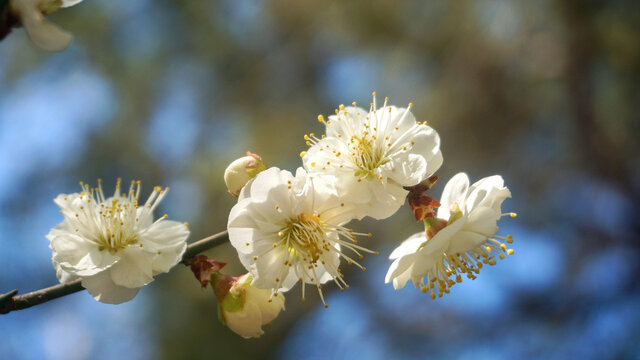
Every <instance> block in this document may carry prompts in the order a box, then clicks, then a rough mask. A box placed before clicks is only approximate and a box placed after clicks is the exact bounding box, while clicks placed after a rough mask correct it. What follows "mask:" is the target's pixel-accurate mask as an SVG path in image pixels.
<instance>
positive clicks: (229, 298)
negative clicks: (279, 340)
mask: <svg viewBox="0 0 640 360" xmlns="http://www.w3.org/2000/svg"><path fill="white" fill-rule="evenodd" d="M211 281H212V282H214V283H215V285H214V292H215V294H216V297H217V298H218V318H219V320H220V321H221V322H222V323H223V324H225V325H226V326H227V327H228V328H229V329H231V330H232V331H233V332H235V333H236V334H238V335H240V336H242V337H244V338H254V337H260V335H262V334H263V333H264V331H262V326H263V325H265V324H268V323H270V322H271V321H272V320H273V319H275V318H276V317H277V316H278V314H279V313H280V311H281V310H284V296H283V295H282V294H278V295H277V296H275V295H272V292H271V290H265V289H259V288H257V287H255V286H253V285H251V282H252V281H253V277H252V276H251V275H250V274H245V275H243V276H240V277H232V276H218V275H216V276H212V278H211Z"/></svg>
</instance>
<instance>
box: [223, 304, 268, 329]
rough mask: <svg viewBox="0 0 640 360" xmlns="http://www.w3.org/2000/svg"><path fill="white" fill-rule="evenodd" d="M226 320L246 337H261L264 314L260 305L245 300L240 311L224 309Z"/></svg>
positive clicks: (230, 327)
mask: <svg viewBox="0 0 640 360" xmlns="http://www.w3.org/2000/svg"><path fill="white" fill-rule="evenodd" d="M222 314H223V316H224V320H225V322H226V324H227V326H228V327H229V329H231V330H233V332H235V333H236V334H238V335H240V336H242V337H244V338H254V337H260V335H262V334H264V331H262V314H261V313H260V309H259V308H258V306H257V305H256V304H254V303H252V302H248V301H247V302H245V304H244V308H243V309H242V310H240V311H234V312H229V311H224V310H223V311H222Z"/></svg>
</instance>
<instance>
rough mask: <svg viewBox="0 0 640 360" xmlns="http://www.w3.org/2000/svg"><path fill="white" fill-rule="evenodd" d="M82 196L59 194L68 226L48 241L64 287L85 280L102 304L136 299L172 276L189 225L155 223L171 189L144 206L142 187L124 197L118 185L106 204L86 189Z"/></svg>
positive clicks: (60, 227) (64, 224)
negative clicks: (167, 274) (145, 288)
mask: <svg viewBox="0 0 640 360" xmlns="http://www.w3.org/2000/svg"><path fill="white" fill-rule="evenodd" d="M81 186H82V192H80V193H73V194H60V195H58V197H56V199H55V200H54V201H55V203H56V204H57V205H58V206H59V207H60V209H61V210H60V213H62V214H63V215H64V220H63V221H62V222H61V223H60V224H58V225H57V226H56V227H55V228H53V229H51V231H50V232H49V234H48V235H47V239H49V241H50V247H51V249H52V250H53V257H52V261H53V266H54V267H55V269H56V273H57V276H58V280H59V281H60V282H62V283H65V282H69V281H71V280H74V279H77V278H81V279H82V286H83V287H84V288H86V289H87V290H88V291H89V293H91V295H93V297H94V298H95V299H96V300H98V301H100V302H103V303H109V304H119V303H122V302H125V301H129V300H131V299H133V298H134V297H135V296H136V294H137V293H138V290H139V289H140V287H142V286H144V285H147V284H148V283H150V282H151V281H153V277H154V276H155V275H156V274H159V273H164V272H168V271H169V270H170V269H171V268H172V267H173V266H174V265H176V264H177V263H178V262H179V261H180V260H181V259H182V254H183V253H184V252H185V250H186V247H187V245H186V239H187V237H188V236H189V230H188V228H187V225H186V224H185V223H181V222H177V221H172V220H167V215H164V216H162V217H160V218H159V219H157V220H155V221H154V219H153V211H154V210H155V209H156V207H157V206H158V204H159V203H160V202H161V201H162V199H163V198H164V197H165V195H166V193H167V191H168V188H165V189H161V188H160V187H155V188H154V190H153V192H152V193H151V195H150V196H149V198H148V199H147V201H146V202H145V203H144V204H139V203H138V197H139V195H140V181H137V182H136V181H134V182H131V186H130V188H129V192H128V193H125V194H121V191H120V188H121V180H120V179H118V183H117V185H116V190H115V193H114V194H113V196H111V197H109V198H107V197H105V195H104V192H103V190H102V184H101V181H100V180H99V181H98V187H97V188H90V187H89V186H88V185H86V184H84V183H81Z"/></svg>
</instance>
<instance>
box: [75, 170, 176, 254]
mask: <svg viewBox="0 0 640 360" xmlns="http://www.w3.org/2000/svg"><path fill="white" fill-rule="evenodd" d="M121 182H122V180H120V179H118V183H117V184H116V191H115V193H114V194H113V197H111V198H109V199H106V198H105V196H104V192H103V190H102V183H101V181H100V180H98V187H97V188H90V187H89V185H87V184H84V183H82V182H81V183H80V185H81V186H82V190H83V191H82V192H81V193H80V197H79V198H78V199H75V200H73V201H72V202H71V203H70V204H69V205H68V206H65V207H63V209H62V212H63V213H64V214H65V217H66V218H67V220H68V221H69V223H70V225H71V226H72V227H73V228H75V232H76V233H77V234H78V235H79V236H81V237H82V238H84V239H86V240H87V241H90V242H93V243H94V244H96V245H97V246H98V249H99V250H100V251H103V250H107V251H109V252H112V253H113V252H116V251H118V250H122V249H124V248H125V247H127V246H130V245H134V244H138V243H139V235H140V234H141V230H140V229H141V228H140V226H141V224H147V222H149V217H151V218H152V217H153V215H152V214H153V210H154V209H155V208H156V207H157V205H158V203H160V201H161V200H162V198H163V197H164V196H165V193H166V191H167V189H168V188H165V189H164V190H162V189H161V188H160V187H158V186H156V187H155V188H154V189H153V192H152V193H151V195H150V196H149V198H148V199H147V201H146V203H145V204H144V205H138V196H139V195H140V181H133V182H131V186H130V187H129V191H128V193H122V194H121V192H120V187H121ZM65 200H67V198H65ZM78 201H79V203H78ZM166 218H167V215H164V216H162V217H160V218H159V219H158V220H157V221H156V222H159V221H162V220H163V219H166ZM149 225H151V224H150V223H149ZM140 247H142V244H141V243H140Z"/></svg>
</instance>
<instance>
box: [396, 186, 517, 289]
mask: <svg viewBox="0 0 640 360" xmlns="http://www.w3.org/2000/svg"><path fill="white" fill-rule="evenodd" d="M508 197H511V193H510V192H509V189H507V188H506V187H504V182H503V180H502V177H500V176H497V175H496V176H490V177H487V178H484V179H482V180H480V181H478V182H476V183H475V184H473V185H472V186H471V187H469V178H468V177H467V175H466V174H464V173H459V174H457V175H456V176H454V177H453V178H452V179H451V180H450V181H449V182H448V183H447V185H446V186H445V189H444V191H443V194H442V199H441V200H440V204H441V206H440V208H439V209H438V214H437V218H436V219H427V220H425V224H427V227H428V225H429V223H433V224H440V225H442V226H444V225H446V226H444V227H443V228H442V229H440V230H439V231H437V232H436V233H435V236H433V237H432V238H430V239H427V237H426V232H424V231H423V232H419V233H416V234H414V235H412V236H411V237H409V238H408V239H407V240H405V241H404V242H403V243H402V244H401V245H400V246H399V247H397V248H396V249H395V250H394V251H393V252H392V253H391V256H390V257H389V258H390V259H392V260H394V262H393V263H392V265H391V267H390V268H389V271H388V272H387V276H386V279H385V282H387V283H389V282H390V281H393V286H394V288H395V289H400V288H402V287H404V285H405V284H406V282H407V281H408V280H411V281H412V282H413V284H414V286H416V287H420V288H421V290H422V291H423V292H427V291H430V293H431V298H435V297H436V292H437V294H438V296H442V294H443V293H448V292H449V288H450V287H451V286H453V285H454V284H455V283H459V282H462V275H463V274H466V276H467V277H468V278H470V279H475V274H478V273H479V271H480V269H481V268H482V266H483V264H489V265H495V263H496V259H495V255H497V256H498V257H499V258H500V259H504V257H505V254H508V255H511V254H513V250H512V249H507V246H506V244H504V243H503V242H501V241H500V240H498V239H502V240H505V241H506V242H507V243H512V242H513V238H512V237H511V236H510V235H509V236H507V237H503V236H498V235H496V233H497V231H498V226H497V221H498V220H499V219H500V218H501V217H502V216H507V215H509V216H512V217H515V213H506V214H503V213H502V210H501V205H502V202H503V201H504V200H505V199H506V198H508ZM494 254H495V255H494ZM425 276H426V279H425ZM451 278H453V279H454V280H455V281H454V280H452V279H451Z"/></svg>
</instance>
